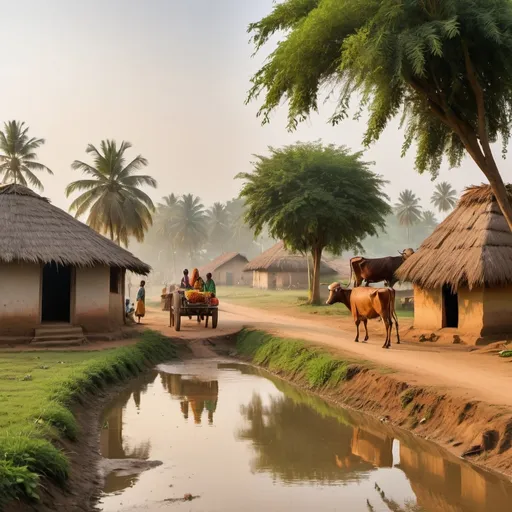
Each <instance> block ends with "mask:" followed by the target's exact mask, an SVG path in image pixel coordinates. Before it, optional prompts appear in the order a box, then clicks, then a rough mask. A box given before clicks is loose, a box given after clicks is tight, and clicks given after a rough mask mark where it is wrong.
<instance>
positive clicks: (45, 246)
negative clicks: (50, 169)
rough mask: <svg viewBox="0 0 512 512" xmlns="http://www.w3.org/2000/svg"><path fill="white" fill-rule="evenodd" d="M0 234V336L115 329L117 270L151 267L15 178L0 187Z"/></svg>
mask: <svg viewBox="0 0 512 512" xmlns="http://www.w3.org/2000/svg"><path fill="white" fill-rule="evenodd" d="M0 234H1V236H0V281H1V282H2V287H3V289H4V290H8V293H4V294H2V297H1V298H0V336H2V337H7V336H15V337H18V336H22V337H28V338H29V339H30V338H31V337H34V333H35V337H36V338H37V337H38V336H39V335H38V332H39V333H40V334H41V333H42V331H41V329H43V330H44V329H46V331H44V335H43V334H41V337H43V338H44V337H45V336H51V337H57V338H59V339H64V338H66V337H68V336H71V333H72V332H73V333H77V332H80V333H81V332H82V329H83V330H85V331H86V332H106V331H112V330H117V329H118V328H119V327H120V326H122V325H123V324H124V322H125V312H124V280H125V271H126V270H130V271H133V272H135V273H137V274H142V275H146V274H148V273H149V272H150V270H151V269H150V267H149V266H148V265H146V264H145V263H143V262H142V261H140V260H139V259H138V258H136V257H135V256H133V254H131V253H130V252H128V251H126V250H124V249H122V248H121V247H119V246H117V245H116V244H115V243H113V242H111V241H110V240H108V239H107V238H105V237H104V236H102V235H100V234H99V233H97V232H96V231H94V230H92V229H91V228H89V227H88V226H86V225H85V224H83V223H82V222H80V221H78V220H77V219H75V218H74V217H72V216H71V215H69V214H68V213H66V212H64V211H62V210H60V209H59V208H57V207H55V206H53V205H52V204H50V202H49V201H48V200H47V199H45V198H43V197H41V196H39V195H38V194H36V193H35V192H33V191H32V190H30V189H28V188H26V187H23V186H21V185H6V186H2V187H0ZM48 324H50V325H51V328H50V330H48V329H49V328H48ZM62 326H65V332H63V331H62V330H59V329H61V328H62ZM55 329H57V330H55ZM77 336H78V335H77ZM81 336H82V337H83V335H81ZM79 337H80V336H79Z"/></svg>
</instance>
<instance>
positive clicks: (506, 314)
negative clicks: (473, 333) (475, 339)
mask: <svg viewBox="0 0 512 512" xmlns="http://www.w3.org/2000/svg"><path fill="white" fill-rule="evenodd" d="M511 332H512V287H511V286H508V287H503V288H486V289H485V290H484V305H483V330H482V335H484V336H485V335H490V334H502V333H511Z"/></svg>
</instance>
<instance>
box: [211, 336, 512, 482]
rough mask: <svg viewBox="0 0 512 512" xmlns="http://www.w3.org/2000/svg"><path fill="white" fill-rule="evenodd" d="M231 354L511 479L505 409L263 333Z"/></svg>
mask: <svg viewBox="0 0 512 512" xmlns="http://www.w3.org/2000/svg"><path fill="white" fill-rule="evenodd" d="M219 351H220V352H222V351H223V350H222V348H220V349H219ZM230 355H231V356H234V357H235V358H237V359H240V360H243V361H246V362H251V363H253V364H256V365H258V366H260V367H262V368H264V369H266V370H267V371H269V372H271V373H273V374H274V375H277V376H279V377H281V378H283V379H285V380H287V381H289V382H292V383H293V384H295V385H296V386H298V387H301V388H303V389H307V390H309V391H312V392H314V393H315V394H318V395H320V396H322V397H323V398H325V399H328V400H330V401H332V402H334V403H336V404H338V405H340V406H343V407H348V408H350V409H354V410H357V411H361V412H364V413H367V414H370V415H372V416H374V417H377V418H379V419H380V420H381V421H382V422H383V423H387V424H389V425H392V426H396V427H400V428H402V429H405V430H407V431H410V432H412V433H414V434H415V435H417V436H419V437H421V438H424V439H427V440H429V441H432V442H435V443H437V444H438V445H440V446H442V447H443V448H445V449H447V450H448V451H450V452H451V453H453V454H455V455H457V456H459V457H464V458H466V459H467V460H469V461H471V462H472V463H474V464H476V465H478V466H481V467H484V468H486V469H490V470H493V471H497V472H500V473H502V474H505V475H507V476H508V477H512V450H511V447H512V411H510V409H508V408H506V407H503V406H496V405H492V404H487V403H483V402H479V401H467V400H463V399H461V398H459V397H457V396H451V395H450V391H449V390H446V391H445V390H440V389H439V388H430V387H417V386H411V385H409V384H408V383H407V382H405V381H404V380H403V379H400V378H399V377H398V376H397V375H394V374H393V373H392V372H391V371H389V370H388V369H386V368H379V367H375V366H372V365H371V363H369V362H361V361H357V360H349V359H346V360H343V359H341V358H339V357H337V356H331V355H330V354H328V353H327V352H325V351H323V350H322V349H319V348H314V347H312V346H311V344H308V343H306V342H302V341H300V340H290V339H284V338H276V337H273V336H271V335H269V334H267V333H265V332H262V331H253V330H244V331H242V332H241V333H240V334H239V335H238V336H237V337H236V352H231V353H230ZM489 378H492V377H491V376H489Z"/></svg>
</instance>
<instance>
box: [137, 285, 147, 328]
mask: <svg viewBox="0 0 512 512" xmlns="http://www.w3.org/2000/svg"><path fill="white" fill-rule="evenodd" d="M145 286H146V281H141V282H140V288H139V291H138V292H137V298H136V300H135V303H136V307H135V316H136V317H137V323H139V324H140V319H141V318H144V316H145V315H146V288H144V287H145Z"/></svg>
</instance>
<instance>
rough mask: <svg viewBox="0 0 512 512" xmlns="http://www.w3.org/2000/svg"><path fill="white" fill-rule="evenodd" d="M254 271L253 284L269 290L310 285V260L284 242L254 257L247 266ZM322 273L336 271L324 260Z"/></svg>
mask: <svg viewBox="0 0 512 512" xmlns="http://www.w3.org/2000/svg"><path fill="white" fill-rule="evenodd" d="M245 270H246V271H248V272H249V271H250V272H252V276H253V277H252V286H253V287H254V288H262V289H269V290H275V289H278V290H283V289H289V288H307V287H308V262H307V259H306V257H305V256H303V255H302V254H294V253H291V252H290V251H287V250H286V249H285V248H284V243H283V242H278V243H277V244H276V245H274V246H273V247H271V248H270V249H268V250H267V251H265V252H264V253H262V254H260V255H259V256H257V257H256V258H254V259H252V260H251V261H250V262H249V263H248V264H247V265H246V267H245ZM320 273H321V275H323V276H334V275H336V271H335V270H334V269H332V268H331V267H330V266H329V265H328V264H327V263H326V262H325V261H322V265H321V267H320Z"/></svg>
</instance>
